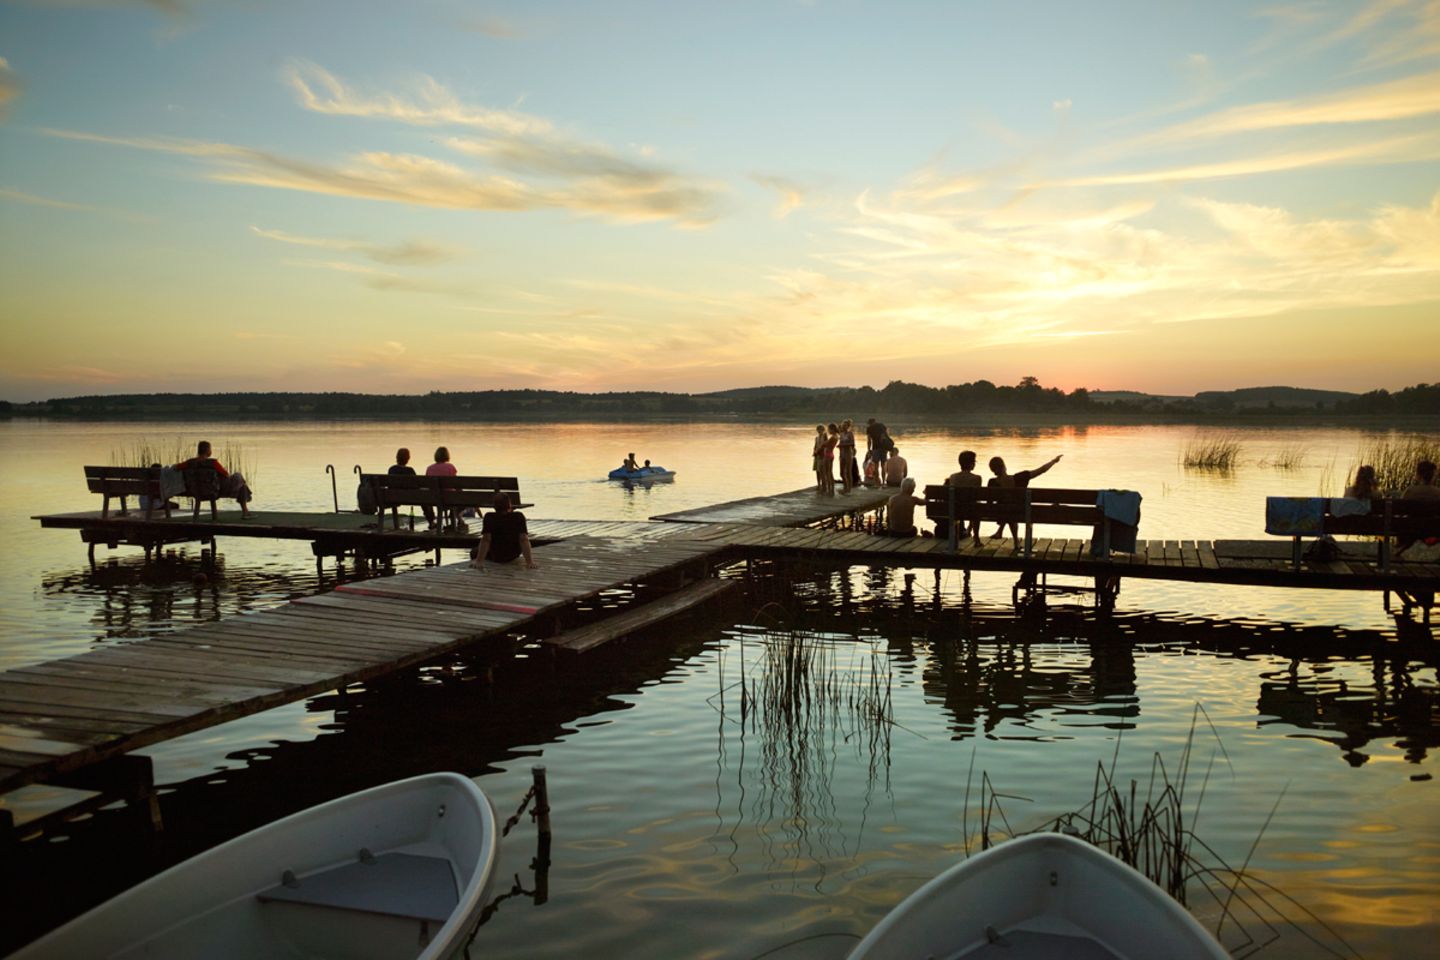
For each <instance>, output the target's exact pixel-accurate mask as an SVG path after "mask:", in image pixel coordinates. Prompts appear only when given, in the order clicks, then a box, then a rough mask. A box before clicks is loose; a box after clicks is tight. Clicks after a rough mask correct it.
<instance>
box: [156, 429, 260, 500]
mask: <svg viewBox="0 0 1440 960" xmlns="http://www.w3.org/2000/svg"><path fill="white" fill-rule="evenodd" d="M173 469H175V470H181V471H184V470H214V471H215V473H216V474H218V475H219V477H220V495H221V496H222V497H234V498H235V500H236V502H238V503H239V504H240V519H242V520H249V519H250V516H251V514H250V501H251V499H252V494H251V493H250V485H249V484H248V483H246V482H245V478H244V477H243V476H241V475H240V474H238V473H231V472H230V471H228V470H226V469H225V468H224V467H223V466H221V465H220V461H219V460H216V459H215V458H214V457H212V456H211V455H210V441H209V440H201V441H200V442H199V443H198V444H196V446H195V456H193V457H191V458H190V459H189V460H182V461H181V462H180V463H177V464H175V466H174V468H173Z"/></svg>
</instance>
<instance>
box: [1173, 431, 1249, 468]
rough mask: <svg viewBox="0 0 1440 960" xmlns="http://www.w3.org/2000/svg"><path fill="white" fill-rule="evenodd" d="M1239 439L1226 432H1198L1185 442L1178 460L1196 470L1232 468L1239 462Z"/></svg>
mask: <svg viewBox="0 0 1440 960" xmlns="http://www.w3.org/2000/svg"><path fill="white" fill-rule="evenodd" d="M1241 449H1242V447H1241V443H1240V439H1239V438H1238V437H1236V436H1235V435H1233V434H1228V433H1199V434H1196V435H1195V436H1194V437H1192V438H1190V440H1188V441H1187V442H1186V443H1185V448H1184V449H1183V450H1182V451H1181V453H1180V462H1181V463H1182V464H1184V465H1185V466H1186V467H1191V468H1194V469H1198V470H1223V471H1229V470H1234V469H1235V467H1236V466H1238V465H1239V463H1240V451H1241Z"/></svg>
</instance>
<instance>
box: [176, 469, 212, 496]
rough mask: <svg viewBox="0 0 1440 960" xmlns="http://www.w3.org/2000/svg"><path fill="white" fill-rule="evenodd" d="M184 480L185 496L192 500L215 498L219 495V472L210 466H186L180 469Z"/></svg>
mask: <svg viewBox="0 0 1440 960" xmlns="http://www.w3.org/2000/svg"><path fill="white" fill-rule="evenodd" d="M180 477H181V479H182V480H184V482H185V496H187V497H190V498H191V499H194V500H216V499H219V497H220V486H221V484H220V474H219V473H218V472H217V471H216V470H215V469H214V468H212V467H186V468H185V469H184V470H181V471H180Z"/></svg>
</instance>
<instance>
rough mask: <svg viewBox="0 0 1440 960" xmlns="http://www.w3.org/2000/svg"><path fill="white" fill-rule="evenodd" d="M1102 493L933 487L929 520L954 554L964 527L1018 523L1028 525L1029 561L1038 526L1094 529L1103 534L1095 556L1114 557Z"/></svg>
mask: <svg viewBox="0 0 1440 960" xmlns="http://www.w3.org/2000/svg"><path fill="white" fill-rule="evenodd" d="M1099 498H1100V491H1099V490H1075V489H1062V488H1047V487H1035V488H1031V487H1025V488H1020V489H1016V488H1013V487H1012V488H1001V487H950V486H945V485H943V484H934V485H931V486H927V487H926V488H925V516H926V518H927V519H929V520H932V521H934V522H935V524H936V535H937V536H939V535H940V532H941V531H948V536H949V541H950V549H951V550H955V549H956V548H957V547H958V546H959V533H960V527H961V526H962V525H963V526H965V527H966V528H967V529H968V528H969V526H970V524H971V523H972V522H975V521H982V522H990V521H993V522H996V523H1015V524H1017V525H1021V526H1024V528H1025V539H1024V553H1023V556H1026V557H1029V556H1030V552H1031V547H1032V545H1033V543H1034V540H1035V538H1034V528H1035V524H1037V523H1048V524H1056V525H1060V526H1078V527H1090V528H1092V530H1096V531H1098V533H1097V535H1096V537H1095V542H1094V545H1093V546H1092V552H1093V553H1094V555H1095V556H1097V557H1108V556H1109V555H1110V524H1109V523H1108V522H1107V521H1106V518H1105V513H1104V511H1103V510H1101V509H1100V507H1099V506H1098V505H1097V502H1098V500H1099Z"/></svg>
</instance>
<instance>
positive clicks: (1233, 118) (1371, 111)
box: [1128, 71, 1440, 147]
mask: <svg viewBox="0 0 1440 960" xmlns="http://www.w3.org/2000/svg"><path fill="white" fill-rule="evenodd" d="M1433 113H1440V71H1437V72H1432V73H1426V74H1420V75H1418V76H1412V77H1403V78H1401V79H1399V80H1391V81H1388V82H1386V83H1377V84H1373V85H1371V86H1367V87H1360V88H1355V89H1350V90H1339V91H1336V92H1333V93H1327V94H1321V95H1319V96H1314V97H1302V98H1299V99H1294V100H1271V101H1268V102H1265V103H1254V104H1247V105H1245V106H1243V107H1232V108H1230V109H1227V110H1220V111H1218V112H1216V113H1212V114H1210V115H1209V116H1205V117H1200V118H1198V119H1195V120H1190V121H1187V122H1185V123H1180V124H1175V125H1174V126H1170V127H1167V128H1165V129H1163V130H1159V131H1156V132H1155V133H1152V134H1147V135H1145V136H1142V137H1138V138H1136V139H1135V140H1132V141H1130V143H1129V144H1128V146H1131V147H1141V146H1146V145H1155V144H1167V143H1178V142H1187V141H1195V140H1202V139H1209V138H1213V137H1221V136H1229V135H1232V134H1237V133H1249V132H1254V131H1258V130H1276V129H1284V128H1289V127H1303V126H1315V125H1329V124H1349V123H1367V122H1373V121H1379V120H1403V119H1407V118H1410V117H1419V116H1428V115H1430V114H1433Z"/></svg>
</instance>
